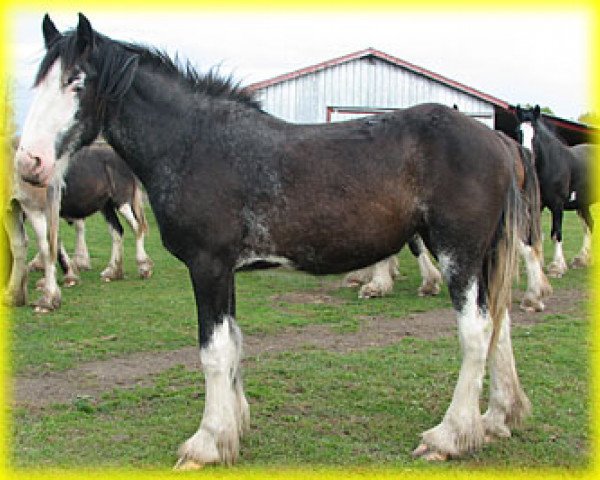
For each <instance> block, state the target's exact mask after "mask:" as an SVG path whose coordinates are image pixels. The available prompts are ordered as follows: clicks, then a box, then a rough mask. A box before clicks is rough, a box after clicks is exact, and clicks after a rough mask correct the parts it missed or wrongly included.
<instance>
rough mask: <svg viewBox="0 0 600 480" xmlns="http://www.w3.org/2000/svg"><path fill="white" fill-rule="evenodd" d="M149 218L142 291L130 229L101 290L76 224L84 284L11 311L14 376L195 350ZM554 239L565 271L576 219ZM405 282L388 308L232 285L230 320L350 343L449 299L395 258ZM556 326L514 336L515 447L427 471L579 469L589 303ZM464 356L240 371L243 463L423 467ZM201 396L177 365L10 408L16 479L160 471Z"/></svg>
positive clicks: (325, 281) (401, 347)
mask: <svg viewBox="0 0 600 480" xmlns="http://www.w3.org/2000/svg"><path fill="white" fill-rule="evenodd" d="M596 216H597V215H596ZM149 217H150V222H151V223H150V228H151V235H150V237H149V239H148V243H147V250H148V253H149V254H150V255H151V257H152V258H153V260H154V261H155V275H154V276H153V277H152V279H151V280H149V281H144V280H140V279H138V278H137V275H136V267H135V262H134V252H133V241H132V234H131V232H130V231H129V230H127V231H126V241H125V243H126V252H125V254H126V263H125V269H126V273H127V277H126V279H125V280H124V281H121V282H114V283H109V284H103V283H101V282H100V279H99V272H100V271H101V270H102V269H103V268H104V266H105V264H106V262H107V259H108V255H109V252H110V246H109V244H110V238H109V235H108V232H107V231H106V226H105V225H104V222H103V221H102V220H101V219H100V218H99V217H93V218H92V219H90V220H89V221H88V222H87V223H86V224H87V230H88V244H89V247H90V253H91V255H92V263H93V270H92V271H91V272H84V273H83V275H82V277H83V283H82V285H80V286H78V287H75V288H73V289H68V290H67V289H65V290H63V306H62V307H61V309H60V310H59V311H58V312H56V313H52V314H49V315H39V314H35V313H33V311H32V310H31V309H29V308H21V309H18V310H17V311H15V313H14V315H13V321H12V338H13V341H12V359H11V368H12V370H13V373H14V374H15V375H22V374H27V375H42V374H45V373H51V372H57V371H61V370H65V369H69V368H72V367H74V366H77V365H79V364H80V363H81V362H86V361H91V360H99V359H108V358H112V357H115V356H122V355H127V354H130V353H134V352H142V351H157V352H158V351H167V350H173V349H176V348H180V347H183V346H189V345H195V344H196V335H197V332H196V329H197V326H196V321H195V306H194V302H193V296H192V292H191V287H190V282H189V278H188V275H187V272H186V270H185V267H184V266H183V265H182V264H180V263H179V262H178V261H177V260H175V259H174V258H173V257H171V256H170V255H169V254H168V253H167V252H166V251H165V250H164V249H163V248H162V246H161V245H160V239H159V236H158V231H157V228H156V225H155V223H154V219H153V217H152V216H151V215H149ZM548 221H549V219H548V215H547V214H546V215H545V216H544V223H545V225H544V232H545V236H546V243H545V256H546V259H547V261H549V260H550V259H551V257H552V252H553V250H552V246H551V243H550V242H549V240H548V237H549V234H548V232H549V228H548ZM63 232H64V233H63V237H64V238H65V241H66V244H67V245H72V232H71V231H70V229H68V228H63ZM564 237H565V255H566V256H567V260H568V261H569V260H570V259H571V258H572V257H573V256H574V255H575V254H576V253H577V251H578V250H579V248H580V246H581V238H582V235H581V227H580V224H579V220H578V219H577V218H575V216H574V215H573V214H570V213H569V214H567V216H566V218H565V225H564ZM31 238H33V237H31ZM31 243H34V242H33V241H32V242H31ZM31 252H32V254H33V248H31ZM400 269H401V272H402V273H403V274H404V275H407V278H406V279H404V280H401V281H398V282H396V285H395V287H394V288H395V289H394V293H393V295H391V296H389V297H387V298H384V299H377V300H371V301H363V300H358V299H357V295H356V291H355V290H347V289H341V288H339V282H340V281H341V276H326V277H312V276H308V275H304V274H301V273H297V272H292V271H287V270H283V269H278V270H267V271H259V272H246V273H240V274H239V275H237V278H236V283H237V299H238V318H237V320H238V322H239V324H240V325H241V327H242V330H243V331H244V333H245V334H257V333H260V334H264V335H271V334H273V333H276V332H278V331H280V330H281V329H284V328H288V327H299V328H300V327H302V326H305V325H309V324H316V323H319V324H329V325H331V326H333V327H335V329H336V330H337V331H341V332H345V331H352V330H354V329H355V328H356V327H357V325H358V323H359V321H360V317H362V316H374V315H380V316H383V317H391V318H393V317H399V316H404V315H406V314H407V313H410V312H419V311H426V310H431V309H435V308H444V307H448V306H450V302H449V299H448V296H447V293H446V290H445V288H444V290H443V292H442V294H441V295H440V296H439V297H437V298H433V299H431V298H425V299H424V298H419V297H417V296H416V289H417V287H418V285H419V278H418V270H417V266H416V262H415V261H414V259H413V258H412V256H410V254H409V253H408V251H405V252H402V253H401V254H400ZM587 275H588V273H587V272H585V271H572V270H570V271H569V272H568V273H567V275H566V276H565V277H564V278H562V279H559V280H553V282H552V283H553V286H554V288H555V289H561V288H569V289H581V288H587V280H588V279H587ZM37 278H39V274H34V275H32V276H31V279H30V287H31V289H32V288H33V285H34V283H35V281H36V280H37ZM522 284H523V282H522V281H521V282H520V287H521V288H522ZM31 291H32V290H31ZM290 292H313V293H314V292H320V293H325V294H327V295H329V296H331V297H333V298H334V301H333V302H330V303H327V304H311V303H298V302H289V301H285V298H286V297H282V295H284V294H289V293H290ZM32 297H34V298H35V297H36V294H35V293H32ZM564 317H565V316H564V315H555V316H549V317H548V318H546V319H545V321H544V322H543V323H541V324H538V325H535V326H530V327H520V328H518V329H516V330H515V340H514V343H515V351H516V358H517V362H518V367H519V371H520V374H521V378H522V381H523V384H524V386H525V388H526V391H527V392H528V394H529V395H530V398H531V400H532V403H533V404H534V415H533V418H531V419H530V420H529V421H528V422H527V423H526V424H525V426H524V427H523V428H522V429H520V430H516V431H515V432H514V436H513V438H512V439H510V440H506V441H501V442H498V443H496V444H494V445H490V446H486V447H485V448H484V449H483V450H482V451H481V452H479V453H477V454H475V455H473V456H468V457H467V458H465V459H463V460H461V461H456V462H451V463H450V464H446V465H444V466H441V467H436V468H460V467H463V466H469V467H470V466H484V467H485V466H504V465H511V466H523V467H527V466H533V467H539V466H568V467H573V468H576V467H582V466H585V465H587V461H588V460H587V459H588V454H589V436H588V427H587V426H588V413H589V412H588V409H589V401H588V383H587V382H588V370H589V361H588V351H589V348H588V339H589V332H588V321H587V318H586V315H585V306H584V305H581V306H580V308H579V309H578V312H577V313H576V314H574V315H573V316H570V317H569V318H564ZM458 356H459V350H458V345H457V341H456V339H455V338H444V339H439V340H435V341H422V340H416V339H405V340H403V341H402V342H401V343H400V344H398V345H395V346H392V347H386V348H374V349H370V350H367V351H362V352H358V353H352V354H336V353H332V352H325V351H319V350H314V349H308V350H304V351H301V352H283V353H281V354H278V355H261V356H260V357H257V358H251V359H249V360H248V363H249V365H248V368H247V369H246V374H245V381H246V387H247V394H248V398H249V401H250V403H251V409H252V429H251V432H250V433H249V435H248V437H247V438H246V439H244V441H243V445H242V452H241V455H242V456H241V461H240V466H242V467H243V466H271V465H292V466H301V465H343V466H346V465H367V466H368V465H371V466H375V465H378V466H381V465H388V466H410V467H418V468H425V464H424V463H423V462H421V461H413V460H412V459H411V458H410V455H409V452H410V450H411V449H412V448H414V447H415V446H416V443H417V441H418V433H419V432H420V431H422V430H424V429H426V428H429V427H431V426H433V425H434V424H435V423H437V422H438V421H439V420H440V419H441V417H442V416H443V413H444V411H445V408H446V407H447V405H448V403H449V401H450V397H451V395H452V389H453V387H454V383H455V380H456V376H457V374H458V368H459V365H460V363H459V358H458ZM203 395H204V391H203V382H202V377H201V374H200V373H190V372H189V371H187V370H185V369H183V368H175V369H171V370H169V371H166V372H164V373H162V374H161V375H158V376H156V377H154V378H153V382H151V384H150V385H149V386H147V387H144V388H134V389H131V390H115V391H113V392H110V393H107V394H106V395H104V396H103V397H102V398H100V399H86V398H80V399H78V400H76V401H75V402H74V403H72V404H67V405H54V406H51V407H47V408H45V409H37V410H27V409H22V408H21V409H17V410H15V411H14V412H13V416H14V422H13V430H14V437H13V439H14V440H13V454H12V461H13V463H14V465H15V466H16V467H19V468H20V467H29V466H36V467H41V466H60V467H75V466H82V465H85V466H127V467H130V466H133V467H159V468H163V467H169V466H170V465H172V463H173V462H174V460H175V449H176V447H177V446H178V444H179V443H181V442H182V441H183V440H185V439H186V438H187V437H188V436H189V435H191V434H192V433H193V432H194V431H195V430H196V428H197V426H198V422H199V420H200V415H201V412H202V408H203ZM427 468H429V467H427Z"/></svg>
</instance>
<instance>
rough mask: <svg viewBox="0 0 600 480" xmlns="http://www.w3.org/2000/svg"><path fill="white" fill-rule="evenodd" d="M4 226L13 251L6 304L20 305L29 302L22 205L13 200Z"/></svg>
mask: <svg viewBox="0 0 600 480" xmlns="http://www.w3.org/2000/svg"><path fill="white" fill-rule="evenodd" d="M4 228H5V230H6V232H7V234H8V239H9V242H10V250H11V253H12V268H11V271H10V278H9V280H8V284H7V286H6V290H5V291H4V298H3V301H4V303H5V304H6V305H10V306H13V307H20V306H22V305H25V304H26V303H27V234H26V233H25V226H24V218H23V212H22V210H21V206H20V205H19V203H18V202H16V201H13V202H12V203H11V208H10V210H9V211H8V212H6V215H5V217H4Z"/></svg>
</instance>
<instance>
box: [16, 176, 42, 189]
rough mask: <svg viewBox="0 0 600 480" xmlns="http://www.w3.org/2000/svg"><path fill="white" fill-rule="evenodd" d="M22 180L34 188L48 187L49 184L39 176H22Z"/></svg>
mask: <svg viewBox="0 0 600 480" xmlns="http://www.w3.org/2000/svg"><path fill="white" fill-rule="evenodd" d="M21 180H23V181H24V182H26V183H28V184H30V185H33V186H34V187H42V188H44V187H47V186H48V183H47V182H44V181H43V180H42V179H41V178H40V177H39V176H37V175H21Z"/></svg>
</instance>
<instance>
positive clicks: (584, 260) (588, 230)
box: [571, 206, 594, 268]
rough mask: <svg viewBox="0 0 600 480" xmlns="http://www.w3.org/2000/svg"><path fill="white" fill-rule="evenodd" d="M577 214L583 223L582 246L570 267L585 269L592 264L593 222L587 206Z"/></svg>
mask: <svg viewBox="0 0 600 480" xmlns="http://www.w3.org/2000/svg"><path fill="white" fill-rule="evenodd" d="M577 214H578V215H579V218H581V221H582V222H583V245H582V246H581V250H580V251H579V253H578V254H577V255H576V256H575V258H573V261H572V262H571V267H572V268H586V267H589V266H590V265H591V264H592V230H593V228H594V220H593V218H592V215H591V213H590V209H589V207H587V206H586V207H582V208H581V209H580V210H579V211H578V212H577Z"/></svg>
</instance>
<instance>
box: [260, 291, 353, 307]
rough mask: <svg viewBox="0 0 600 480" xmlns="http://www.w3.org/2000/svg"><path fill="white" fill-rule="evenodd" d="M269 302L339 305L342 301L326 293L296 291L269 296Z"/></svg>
mask: <svg viewBox="0 0 600 480" xmlns="http://www.w3.org/2000/svg"><path fill="white" fill-rule="evenodd" d="M270 300H271V302H273V303H275V304H277V303H281V302H283V303H303V304H307V303H308V304H313V305H341V304H343V303H344V301H343V300H342V299H340V298H336V297H332V296H331V295H327V294H326V293H312V292H297V293H283V294H281V295H273V296H271V297H270Z"/></svg>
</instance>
